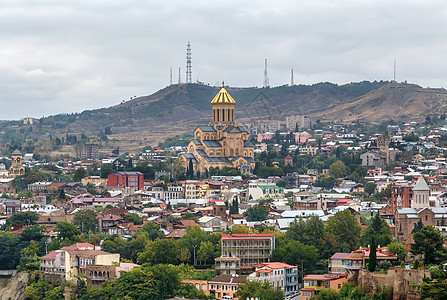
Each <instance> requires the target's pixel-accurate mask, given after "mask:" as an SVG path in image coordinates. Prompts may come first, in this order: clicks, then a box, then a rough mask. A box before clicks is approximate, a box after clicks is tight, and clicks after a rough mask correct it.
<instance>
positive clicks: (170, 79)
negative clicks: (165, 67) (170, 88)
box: [169, 67, 172, 85]
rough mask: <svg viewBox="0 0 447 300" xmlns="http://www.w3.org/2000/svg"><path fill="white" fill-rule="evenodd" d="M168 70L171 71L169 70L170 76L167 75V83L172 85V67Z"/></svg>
mask: <svg viewBox="0 0 447 300" xmlns="http://www.w3.org/2000/svg"><path fill="white" fill-rule="evenodd" d="M170 71H171V72H170V76H169V85H172V67H171V70H170Z"/></svg>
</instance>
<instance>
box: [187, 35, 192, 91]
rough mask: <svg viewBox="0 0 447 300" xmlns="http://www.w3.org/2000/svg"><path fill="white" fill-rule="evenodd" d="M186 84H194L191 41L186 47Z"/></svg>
mask: <svg viewBox="0 0 447 300" xmlns="http://www.w3.org/2000/svg"><path fill="white" fill-rule="evenodd" d="M186 83H192V71H191V44H190V43H189V41H188V45H187V47H186Z"/></svg>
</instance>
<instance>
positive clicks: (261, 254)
mask: <svg viewBox="0 0 447 300" xmlns="http://www.w3.org/2000/svg"><path fill="white" fill-rule="evenodd" d="M221 249H222V254H221V256H220V258H219V259H216V262H219V264H218V265H216V268H218V269H219V270H220V271H221V272H222V273H223V274H234V273H235V272H237V271H238V270H237V269H235V268H234V266H235V265H238V266H240V267H244V266H252V265H257V264H261V263H266V262H269V259H270V255H271V254H272V252H273V250H274V249H275V235H274V234H271V233H270V234H222V246H221ZM226 258H238V259H239V260H240V262H235V263H234V264H231V267H230V266H229V267H228V268H225V264H222V263H221V262H224V263H225V262H233V260H232V259H231V260H229V259H226ZM228 265H230V264H228Z"/></svg>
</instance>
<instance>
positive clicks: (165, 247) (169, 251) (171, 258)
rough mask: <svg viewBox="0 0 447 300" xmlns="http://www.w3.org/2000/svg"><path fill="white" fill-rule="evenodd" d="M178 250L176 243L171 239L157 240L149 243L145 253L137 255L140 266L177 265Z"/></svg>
mask: <svg viewBox="0 0 447 300" xmlns="http://www.w3.org/2000/svg"><path fill="white" fill-rule="evenodd" d="M179 256H180V249H179V248H178V246H177V244H176V241H175V240H172V239H159V240H156V241H153V242H149V243H148V244H147V245H146V248H145V251H144V252H141V253H139V254H138V262H139V263H140V264H144V263H149V264H151V265H156V264H173V265H175V264H177V263H178V261H179Z"/></svg>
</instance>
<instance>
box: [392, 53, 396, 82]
mask: <svg viewBox="0 0 447 300" xmlns="http://www.w3.org/2000/svg"><path fill="white" fill-rule="evenodd" d="M393 81H394V82H396V59H394V68H393Z"/></svg>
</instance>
